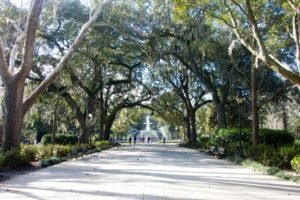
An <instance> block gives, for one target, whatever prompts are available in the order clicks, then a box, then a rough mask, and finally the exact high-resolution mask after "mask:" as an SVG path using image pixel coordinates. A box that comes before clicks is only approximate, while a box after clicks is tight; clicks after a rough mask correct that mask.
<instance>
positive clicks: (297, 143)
mask: <svg viewBox="0 0 300 200" xmlns="http://www.w3.org/2000/svg"><path fill="white" fill-rule="evenodd" d="M294 146H295V149H296V151H298V152H300V140H295V142H294Z"/></svg>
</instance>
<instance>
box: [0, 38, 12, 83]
mask: <svg viewBox="0 0 300 200" xmlns="http://www.w3.org/2000/svg"><path fill="white" fill-rule="evenodd" d="M0 74H1V78H2V81H3V82H4V84H7V81H8V79H9V77H10V73H9V71H8V66H7V64H6V61H5V53H4V49H3V46H2V41H1V40H0Z"/></svg>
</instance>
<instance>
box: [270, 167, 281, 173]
mask: <svg viewBox="0 0 300 200" xmlns="http://www.w3.org/2000/svg"><path fill="white" fill-rule="evenodd" d="M280 171H281V170H280V169H279V168H278V167H270V168H268V169H267V174H268V175H275V174H277V173H278V172H280Z"/></svg>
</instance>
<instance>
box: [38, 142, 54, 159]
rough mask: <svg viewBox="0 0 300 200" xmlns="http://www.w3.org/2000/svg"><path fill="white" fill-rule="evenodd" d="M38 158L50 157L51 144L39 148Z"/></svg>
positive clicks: (51, 153) (51, 152)
mask: <svg viewBox="0 0 300 200" xmlns="http://www.w3.org/2000/svg"><path fill="white" fill-rule="evenodd" d="M38 155H39V159H45V158H50V157H51V156H52V155H53V146H51V145H45V146H42V147H41V148H40V149H39V154H38Z"/></svg>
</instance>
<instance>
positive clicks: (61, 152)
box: [53, 145, 71, 157]
mask: <svg viewBox="0 0 300 200" xmlns="http://www.w3.org/2000/svg"><path fill="white" fill-rule="evenodd" d="M70 152H71V146H65V145H54V146H53V156H56V157H66V156H68V154H69V153H70Z"/></svg>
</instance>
